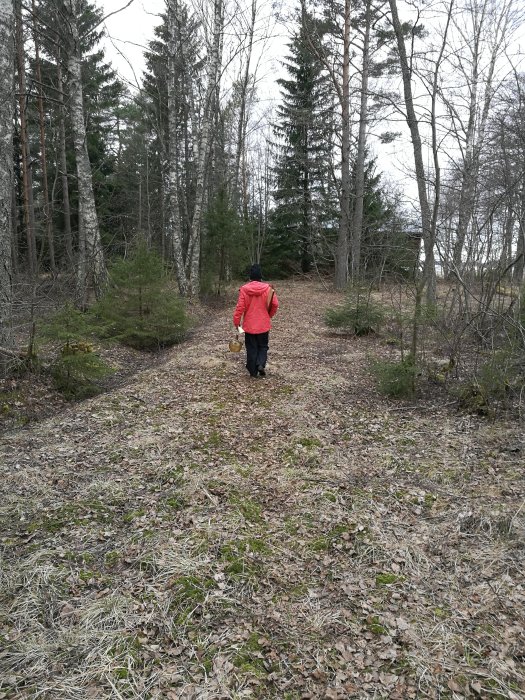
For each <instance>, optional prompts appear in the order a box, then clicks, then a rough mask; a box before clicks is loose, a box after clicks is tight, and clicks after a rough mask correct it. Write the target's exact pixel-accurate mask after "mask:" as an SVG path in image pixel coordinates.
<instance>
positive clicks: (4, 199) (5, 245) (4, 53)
mask: <svg viewBox="0 0 525 700" xmlns="http://www.w3.org/2000/svg"><path fill="white" fill-rule="evenodd" d="M14 32H15V13H14V6H13V0H0V347H3V348H6V349H9V348H10V347H11V314H12V304H13V281H12V256H11V253H12V249H11V244H12V240H11V239H12V231H13V224H12V217H11V212H12V208H11V203H12V196H13V187H14V182H13V112H14V98H15V96H14V65H15V64H14V51H15V45H14ZM6 359H7V358H6V357H5V356H3V355H2V353H1V352H0V369H2V370H5V368H6V365H7V363H6Z"/></svg>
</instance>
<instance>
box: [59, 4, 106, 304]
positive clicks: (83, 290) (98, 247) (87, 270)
mask: <svg viewBox="0 0 525 700" xmlns="http://www.w3.org/2000/svg"><path fill="white" fill-rule="evenodd" d="M68 10H69V17H68V20H69V22H68V23H69V29H70V32H71V34H70V46H69V52H68V72H69V96H70V111H71V127H72V131H73V142H74V145H75V158H76V164H77V184H78V221H79V223H78V228H79V259H78V268H77V301H78V304H79V305H80V307H81V308H84V307H85V306H87V302H88V294H89V290H90V287H91V286H92V287H93V290H94V292H95V295H96V297H97V298H99V297H100V296H101V295H102V292H103V290H104V287H105V283H106V266H105V262H104V252H103V250H102V243H101V240H100V231H99V226H98V218H97V210H96V208H95V197H94V194H93V179H92V174H91V163H90V161H89V154H88V149H87V142H86V126H85V123H84V104H83V93H82V73H81V61H82V54H81V49H80V37H79V31H78V19H79V17H80V14H81V13H80V2H79V0H69V1H68Z"/></svg>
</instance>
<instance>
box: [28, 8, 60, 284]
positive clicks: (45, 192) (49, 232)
mask: <svg viewBox="0 0 525 700" xmlns="http://www.w3.org/2000/svg"><path fill="white" fill-rule="evenodd" d="M31 9H32V14H33V43H34V47H35V72H36V81H37V84H38V125H39V134H40V167H41V168H42V198H43V200H44V224H45V227H46V236H47V245H48V254H49V267H50V269H51V272H52V273H53V274H54V273H55V272H56V263H55V242H54V240H53V224H52V220H51V206H50V202H49V188H48V183H47V157H46V132H45V117H44V97H43V94H42V69H41V65H40V46H39V43H38V32H37V26H36V8H35V0H31Z"/></svg>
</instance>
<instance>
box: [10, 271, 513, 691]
mask: <svg viewBox="0 0 525 700" xmlns="http://www.w3.org/2000/svg"><path fill="white" fill-rule="evenodd" d="M277 292H278V296H279V300H280V303H281V308H280V310H279V313H278V315H277V317H276V318H275V322H274V329H273V330H272V333H271V337H270V354H269V362H268V377H267V378H266V379H257V380H253V379H251V378H249V377H248V375H247V373H246V370H245V368H244V352H242V353H239V354H233V353H228V352H227V341H228V339H229V337H230V332H231V329H232V326H231V315H232V310H233V309H232V308H228V309H224V310H221V311H216V312H213V313H210V315H209V318H208V319H207V320H206V322H205V323H203V324H202V325H201V326H200V327H199V328H198V329H196V330H195V331H194V332H193V333H192V336H191V338H190V339H189V340H188V341H186V342H185V343H183V344H182V345H181V346H179V347H176V348H174V349H173V351H172V352H171V353H170V356H169V359H168V361H167V362H166V363H165V364H164V365H162V366H160V367H155V368H154V369H150V370H146V371H144V372H141V373H140V374H138V375H136V376H135V377H134V378H133V379H132V380H131V381H130V382H129V383H128V384H126V385H125V386H123V387H120V388H117V389H115V390H113V391H111V392H109V393H108V394H105V395H102V396H99V397H97V398H94V399H90V400H88V401H85V402H83V403H81V404H78V405H72V406H71V407H69V408H67V410H65V411H64V412H62V413H61V414H60V415H57V416H55V417H53V418H50V419H46V420H45V421H42V422H41V423H39V424H33V425H31V426H29V427H28V428H26V429H24V430H20V431H12V432H10V433H7V434H6V435H5V437H4V439H3V444H2V452H1V453H0V457H1V460H2V462H1V463H2V477H3V479H2V480H3V487H4V492H5V495H4V498H3V500H2V503H1V504H0V518H1V521H2V534H1V538H2V539H1V544H2V561H1V564H2V568H1V573H0V577H1V579H0V584H1V585H0V639H2V642H3V650H0V698H9V699H10V698H37V697H38V698H41V699H43V700H47V699H53V700H55V699H58V698H60V699H64V700H65V699H71V700H73V699H76V698H79V699H82V700H85V699H86V698H137V699H138V698H144V699H146V698H163V699H164V698H167V699H168V700H175V699H176V700H197V699H202V700H204V699H208V698H214V699H217V700H221V699H223V698H260V699H261V700H263V699H266V698H275V699H276V700H277V699H278V700H300V699H301V698H305V699H306V698H312V699H315V698H327V699H333V698H339V699H343V698H353V697H356V698H392V699H393V700H395V699H396V698H399V699H403V700H404V699H406V698H416V697H417V698H419V697H422V698H423V697H428V698H438V697H440V698H446V697H450V698H460V697H483V698H485V697H498V698H523V697H525V684H524V683H525V674H524V666H523V649H524V648H525V638H524V618H523V610H524V609H525V608H524V605H523V603H524V598H525V591H524V588H523V570H524V568H525V562H524V552H525V547H524V536H523V535H524V529H523V516H524V512H523V508H521V510H520V507H521V505H522V498H523V468H522V464H521V462H522V458H523V435H522V432H521V431H520V428H519V426H517V425H516V424H512V423H505V422H498V423H489V422H487V421H484V420H478V419H473V418H469V417H464V416H460V415H458V414H456V413H455V412H454V411H453V409H452V408H451V407H450V406H446V405H445V406H441V407H439V405H436V406H433V405H432V403H431V402H422V403H419V404H418V407H417V408H414V406H413V405H410V406H409V405H406V404H395V403H391V402H389V401H387V400H385V399H384V398H382V397H380V396H379V395H378V394H377V392H376V390H375V389H374V387H373V384H372V382H371V379H370V377H369V371H368V356H369V355H373V354H377V353H380V354H383V355H385V354H388V353H389V352H391V351H390V350H388V349H387V348H386V346H385V345H384V343H383V341H382V340H381V338H363V339H352V338H342V337H334V336H331V335H330V334H328V333H327V332H326V330H325V328H324V326H323V323H322V316H323V313H324V310H325V308H326V307H327V306H332V305H333V304H334V295H333V293H328V292H326V291H324V290H323V288H322V287H321V286H320V285H319V284H318V283H313V282H308V283H307V282H297V283H292V282H287V283H282V284H278V285H277ZM437 403H438V402H437V401H436V404H437Z"/></svg>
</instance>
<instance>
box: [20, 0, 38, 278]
mask: <svg viewBox="0 0 525 700" xmlns="http://www.w3.org/2000/svg"><path fill="white" fill-rule="evenodd" d="M15 15H16V63H17V74H18V107H19V122H20V152H21V160H22V182H23V201H24V223H25V228H26V239H27V260H28V266H29V273H30V274H31V275H35V274H36V272H37V267H38V261H37V252H36V236H35V208H34V202H33V175H32V168H31V154H30V152H29V134H28V128H27V87H26V65H25V51H24V26H23V17H22V2H21V0H16V1H15Z"/></svg>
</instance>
